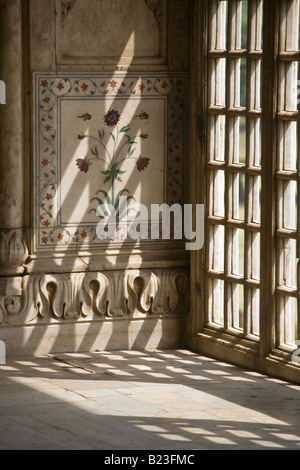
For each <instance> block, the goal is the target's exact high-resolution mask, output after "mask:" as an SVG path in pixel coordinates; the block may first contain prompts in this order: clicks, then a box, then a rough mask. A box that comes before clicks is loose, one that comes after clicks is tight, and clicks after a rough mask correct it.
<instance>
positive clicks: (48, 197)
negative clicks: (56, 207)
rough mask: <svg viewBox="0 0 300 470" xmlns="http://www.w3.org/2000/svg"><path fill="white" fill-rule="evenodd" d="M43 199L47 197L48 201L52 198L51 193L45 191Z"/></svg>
mask: <svg viewBox="0 0 300 470" xmlns="http://www.w3.org/2000/svg"><path fill="white" fill-rule="evenodd" d="M45 199H47V201H50V199H52V194H49V193H47V194H46V196H45Z"/></svg>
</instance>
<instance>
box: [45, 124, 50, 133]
mask: <svg viewBox="0 0 300 470" xmlns="http://www.w3.org/2000/svg"><path fill="white" fill-rule="evenodd" d="M45 129H46V131H47V132H49V131H50V130H51V126H50V125H49V124H47V125H46V126H45Z"/></svg>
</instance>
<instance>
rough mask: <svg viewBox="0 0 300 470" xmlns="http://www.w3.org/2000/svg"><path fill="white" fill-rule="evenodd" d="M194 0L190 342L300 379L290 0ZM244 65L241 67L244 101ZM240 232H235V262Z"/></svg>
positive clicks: (294, 19)
mask: <svg viewBox="0 0 300 470" xmlns="http://www.w3.org/2000/svg"><path fill="white" fill-rule="evenodd" d="M243 5H245V8H246V9H247V12H248V22H247V38H248V40H247V44H244V45H243V44H241V36H240V34H239V33H240V31H241V28H242V23H241V19H242V11H241V8H242V6H243ZM198 8H199V11H198V15H199V16H198V18H200V19H201V20H200V22H201V26H200V27H199V24H198V26H197V28H198V31H197V34H198V37H197V39H196V40H195V44H198V46H196V47H198V51H199V48H200V52H199V53H198V56H199V62H198V64H197V67H198V68H197V70H196V72H195V74H196V75H195V77H198V78H197V80H198V84H200V81H201V84H202V86H201V87H200V86H199V95H200V100H199V102H198V105H197V114H198V117H197V123H196V124H197V128H198V136H197V137H198V138H199V146H198V155H197V158H198V161H199V158H200V163H199V168H200V171H201V173H202V175H204V178H203V176H202V177H201V176H200V174H199V173H198V178H199V176H200V178H201V185H200V188H199V189H198V191H197V193H196V194H195V197H196V198H197V201H199V202H203V201H204V202H205V205H206V240H205V244H204V250H203V252H202V253H201V254H200V253H198V254H195V255H194V256H192V269H193V270H194V273H195V285H194V293H195V296H194V303H193V306H194V315H192V322H193V327H194V329H195V331H196V334H195V335H194V338H196V339H195V341H196V346H195V347H196V348H197V349H198V351H200V352H203V353H208V354H213V355H215V356H216V357H222V358H225V357H228V358H229V359H230V360H231V361H233V362H236V363H238V364H241V365H244V366H247V367H249V364H251V366H252V367H253V368H255V369H257V370H260V371H264V372H267V373H270V371H271V373H276V374H277V375H278V376H281V377H285V378H286V377H289V378H291V377H293V380H296V381H299V380H300V368H299V363H297V362H296V361H294V360H293V352H295V350H296V348H297V346H296V344H297V340H300V331H299V324H300V310H299V303H300V302H299V297H300V286H299V278H300V272H299V270H300V268H299V259H298V258H297V256H298V257H299V243H300V241H299V240H300V236H299V228H300V227H299V225H300V224H299V204H297V195H298V192H299V184H300V180H299V172H300V170H299V161H300V154H299V116H300V114H299V104H297V88H296V87H295V84H296V82H297V78H298V77H297V75H296V74H297V68H298V65H299V59H300V46H299V45H298V28H299V18H300V15H299V1H298V0H286V1H274V2H272V6H271V8H270V3H269V2H267V1H266V0H264V1H261V0H248V1H239V0H227V1H209V2H207V1H200V2H199V4H198ZM260 31H261V33H260ZM197 40H198V43H197ZM295 41H296V42H297V45H296V44H294V42H295ZM260 44H263V47H260ZM296 46H297V47H296ZM242 61H245V63H246V70H247V74H246V90H247V92H246V100H245V102H243V103H241V101H240V96H241V94H240V90H241V82H240V72H241V62H242ZM260 74H261V79H260V78H259V76H260ZM217 78H218V79H217ZM260 86H261V90H262V93H261V94H260ZM260 99H261V103H260V102H259V101H260ZM199 104H200V106H199ZM242 119H245V121H246V140H245V145H246V152H245V160H243V161H241V160H240V159H239V151H240V147H239V145H238V139H239V137H240V136H241V132H240V129H239V128H238V126H239V124H238V122H239V121H241V120H242ZM258 123H259V124H258ZM259 127H260V130H259ZM296 127H297V129H296ZM259 140H260V142H259ZM284 146H285V147H284ZM291 148H294V157H293V158H292V157H291V154H290V153H289V154H288V151H289V149H291ZM284 152H285V153H284ZM296 153H298V158H296V156H295V155H296ZM287 159H289V165H288V166H289V168H288V167H287V166H286V164H285V162H287ZM287 163H288V162H287ZM292 163H293V165H292ZM292 166H293V167H292ZM241 179H243V180H244V192H245V204H244V214H243V215H242V217H241V216H240V214H239V213H238V210H239V190H240V188H241V184H240V182H241V181H239V180H241ZM198 181H199V180H198ZM194 184H195V183H194ZM287 206H288V210H286V209H287ZM292 219H293V220H292ZM295 221H296V222H295ZM238 233H242V234H243V240H244V244H243V248H242V249H243V251H244V256H243V257H242V258H243V266H242V269H241V266H240V265H239V253H238V251H239V250H240V249H241V244H239V243H238V240H237V234H238ZM287 251H288V253H287ZM297 272H298V275H297ZM289 278H291V279H289ZM292 278H293V279H292ZM192 289H193V287H192ZM239 291H243V293H242V300H243V302H241V298H240V296H239ZM241 303H242V304H243V312H242V319H241V312H240V304H241ZM296 303H298V307H297V306H296ZM291 304H294V306H293V307H291ZM292 308H293V309H294V310H293V311H292ZM258 312H260V313H259V314H258ZM193 344H194V345H195V343H193ZM274 371H276V372H274Z"/></svg>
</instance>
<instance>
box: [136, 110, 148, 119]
mask: <svg viewBox="0 0 300 470" xmlns="http://www.w3.org/2000/svg"><path fill="white" fill-rule="evenodd" d="M136 117H138V118H140V119H142V120H143V119H149V114H147V113H145V111H144V112H143V113H141V114H138V115H137V116H136Z"/></svg>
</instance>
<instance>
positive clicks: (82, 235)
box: [80, 230, 87, 238]
mask: <svg viewBox="0 0 300 470" xmlns="http://www.w3.org/2000/svg"><path fill="white" fill-rule="evenodd" d="M80 235H81V238H86V237H87V233H86V231H85V230H84V231H83V232H81V234H80Z"/></svg>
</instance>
